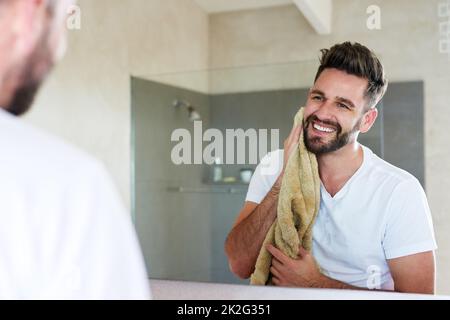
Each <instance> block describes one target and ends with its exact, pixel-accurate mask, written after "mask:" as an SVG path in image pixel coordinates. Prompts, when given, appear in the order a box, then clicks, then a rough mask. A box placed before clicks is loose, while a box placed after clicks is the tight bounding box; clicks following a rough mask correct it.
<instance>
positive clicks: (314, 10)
mask: <svg viewBox="0 0 450 320" xmlns="http://www.w3.org/2000/svg"><path fill="white" fill-rule="evenodd" d="M193 1H194V2H195V3H197V4H198V5H199V6H200V7H201V8H202V9H203V10H204V11H205V12H207V13H219V12H228V11H239V10H247V9H258V8H265V7H275V6H281V5H287V4H295V5H296V6H297V8H298V9H299V10H300V12H302V14H303V15H304V16H305V18H306V19H307V20H308V22H309V23H310V24H311V26H312V27H313V28H314V30H316V32H317V33H318V34H330V33H331V16H332V10H333V1H332V0H193Z"/></svg>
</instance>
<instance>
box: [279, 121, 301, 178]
mask: <svg viewBox="0 0 450 320" xmlns="http://www.w3.org/2000/svg"><path fill="white" fill-rule="evenodd" d="M302 130H303V125H302V124H299V125H298V126H294V127H293V128H292V131H291V133H290V134H289V137H287V139H286V140H285V141H284V166H283V172H284V169H286V165H287V162H288V160H289V157H290V156H291V154H292V152H293V151H294V150H295V149H296V148H297V144H298V140H299V139H300V133H301V132H302Z"/></svg>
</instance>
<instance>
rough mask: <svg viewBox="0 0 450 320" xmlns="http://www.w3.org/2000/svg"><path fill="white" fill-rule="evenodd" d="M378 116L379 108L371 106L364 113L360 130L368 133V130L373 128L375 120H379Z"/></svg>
mask: <svg viewBox="0 0 450 320" xmlns="http://www.w3.org/2000/svg"><path fill="white" fill-rule="evenodd" d="M377 117H378V110H377V108H370V110H368V111H367V112H366V113H365V114H364V115H363V119H362V122H361V125H360V131H361V133H366V132H367V131H369V130H370V128H372V126H373V124H374V123H375V120H377Z"/></svg>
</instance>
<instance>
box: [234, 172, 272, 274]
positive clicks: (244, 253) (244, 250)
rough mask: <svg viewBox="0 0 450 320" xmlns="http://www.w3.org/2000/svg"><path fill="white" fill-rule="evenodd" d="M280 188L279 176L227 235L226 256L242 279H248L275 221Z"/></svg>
mask: <svg viewBox="0 0 450 320" xmlns="http://www.w3.org/2000/svg"><path fill="white" fill-rule="evenodd" d="M280 187H281V176H280V178H278V180H277V181H276V182H275V184H274V185H273V187H272V189H271V190H270V191H269V192H268V194H267V195H266V196H265V198H264V199H263V201H262V202H261V203H260V204H259V205H258V206H257V207H256V208H255V209H254V211H253V212H252V213H251V214H250V215H249V216H248V217H246V218H245V219H244V220H242V221H241V222H240V223H239V224H238V225H236V226H235V227H234V228H233V229H232V230H231V232H230V234H229V235H228V238H227V240H226V251H227V255H228V258H229V260H230V262H231V264H239V269H240V271H239V272H238V273H239V276H241V277H242V278H248V277H249V276H250V274H251V272H252V271H253V269H254V266H255V263H256V259H257V258H258V254H259V252H260V250H261V246H262V244H263V242H264V239H265V237H266V235H267V232H268V231H269V229H270V227H271V226H272V224H273V222H274V221H275V218H276V216H277V206H278V194H279V191H280ZM233 262H234V263H233ZM242 270H244V271H242Z"/></svg>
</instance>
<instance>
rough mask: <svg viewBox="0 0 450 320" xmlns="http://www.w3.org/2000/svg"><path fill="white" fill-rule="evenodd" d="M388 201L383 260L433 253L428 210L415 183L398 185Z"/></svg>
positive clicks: (418, 185) (434, 244) (422, 195)
mask: <svg viewBox="0 0 450 320" xmlns="http://www.w3.org/2000/svg"><path fill="white" fill-rule="evenodd" d="M392 199H393V201H392V203H391V205H390V209H389V210H388V215H387V217H386V225H385V234H384V239H383V247H384V251H385V255H386V259H394V258H399V257H403V256H408V255H412V254H416V253H420V252H425V251H432V250H435V249H437V245H436V240H435V236H434V230H433V222H432V217H431V213H430V209H429V206H428V202H427V198H426V195H425V192H424V190H423V188H422V186H421V185H420V183H419V181H418V180H417V179H415V178H414V179H409V180H406V181H403V182H401V183H400V184H399V185H398V186H397V187H396V188H395V190H394V192H393V197H392Z"/></svg>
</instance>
